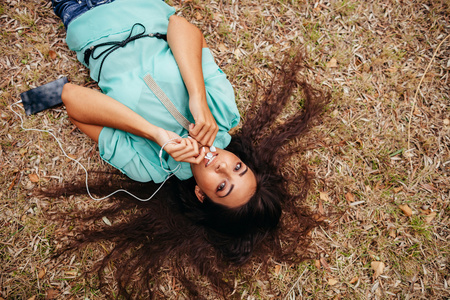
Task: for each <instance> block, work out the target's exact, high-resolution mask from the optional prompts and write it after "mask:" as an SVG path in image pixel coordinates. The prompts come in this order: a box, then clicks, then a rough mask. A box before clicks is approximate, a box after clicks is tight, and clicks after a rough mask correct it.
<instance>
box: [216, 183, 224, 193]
mask: <svg viewBox="0 0 450 300" xmlns="http://www.w3.org/2000/svg"><path fill="white" fill-rule="evenodd" d="M225 186H226V184H225V182H222V183H221V184H219V186H218V187H217V191H218V192H220V191H221V190H223V189H224V188H225Z"/></svg>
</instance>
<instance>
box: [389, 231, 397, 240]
mask: <svg viewBox="0 0 450 300" xmlns="http://www.w3.org/2000/svg"><path fill="white" fill-rule="evenodd" d="M389 236H390V237H392V238H394V239H395V238H396V237H397V233H396V232H395V229H391V230H389Z"/></svg>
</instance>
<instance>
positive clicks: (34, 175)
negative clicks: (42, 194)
mask: <svg viewBox="0 0 450 300" xmlns="http://www.w3.org/2000/svg"><path fill="white" fill-rule="evenodd" d="M28 178H30V181H31V182H39V176H37V174H35V173H33V174H30V175H28Z"/></svg>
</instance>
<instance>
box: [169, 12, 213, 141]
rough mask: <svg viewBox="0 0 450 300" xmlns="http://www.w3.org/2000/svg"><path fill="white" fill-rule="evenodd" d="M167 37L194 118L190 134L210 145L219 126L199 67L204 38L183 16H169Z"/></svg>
mask: <svg viewBox="0 0 450 300" xmlns="http://www.w3.org/2000/svg"><path fill="white" fill-rule="evenodd" d="M167 41H168V43H169V46H170V49H171V50H172V53H173V55H174V57H175V60H176V62H177V65H178V68H179V69H180V73H181V76H182V77H183V81H184V84H185V85H186V88H187V90H188V93H189V109H190V111H191V113H192V115H193V117H194V120H195V125H194V126H193V127H191V128H190V130H189V134H190V135H191V136H192V137H194V138H195V139H196V140H197V141H198V142H199V143H201V144H203V145H207V146H211V145H212V143H213V142H214V139H215V137H216V134H217V132H218V131H219V127H218V126H217V123H216V120H215V119H214V117H213V115H212V114H211V111H210V110H209V107H208V104H207V102H206V91H205V82H204V80H203V71H202V48H203V47H206V46H207V45H206V41H205V38H204V37H203V34H202V33H201V32H200V30H199V29H198V28H197V27H195V26H194V25H192V24H190V23H189V22H188V21H186V20H185V19H184V18H182V17H178V16H171V17H170V19H169V27H168V29H167Z"/></svg>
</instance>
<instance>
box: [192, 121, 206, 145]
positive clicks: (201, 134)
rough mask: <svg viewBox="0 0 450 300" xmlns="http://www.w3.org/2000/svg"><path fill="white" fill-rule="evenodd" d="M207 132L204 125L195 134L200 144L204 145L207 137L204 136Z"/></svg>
mask: <svg viewBox="0 0 450 300" xmlns="http://www.w3.org/2000/svg"><path fill="white" fill-rule="evenodd" d="M207 134H208V127H206V126H204V127H203V128H202V130H201V131H200V132H199V133H198V134H197V136H195V139H196V140H197V141H199V143H200V144H202V145H206V143H207V142H208V139H207V138H206V137H207Z"/></svg>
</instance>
